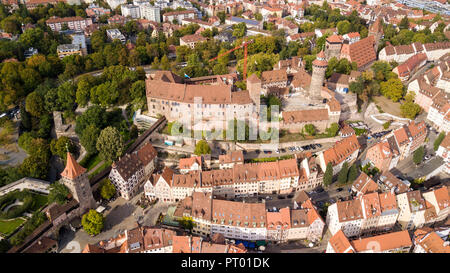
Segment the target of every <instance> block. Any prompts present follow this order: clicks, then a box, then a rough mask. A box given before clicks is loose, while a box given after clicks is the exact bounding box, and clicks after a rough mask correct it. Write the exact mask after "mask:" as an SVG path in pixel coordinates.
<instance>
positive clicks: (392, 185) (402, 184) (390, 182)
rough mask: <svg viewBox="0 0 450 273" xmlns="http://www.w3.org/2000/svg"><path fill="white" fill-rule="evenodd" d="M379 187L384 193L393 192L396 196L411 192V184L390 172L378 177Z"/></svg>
mask: <svg viewBox="0 0 450 273" xmlns="http://www.w3.org/2000/svg"><path fill="white" fill-rule="evenodd" d="M377 182H378V186H379V187H380V189H381V190H382V191H383V192H391V193H395V194H400V193H405V192H407V191H409V190H410V188H409V187H410V186H411V183H409V182H408V181H407V180H402V179H399V178H398V177H396V176H395V175H394V174H393V173H391V172H390V171H384V172H383V173H382V174H381V175H380V176H379V177H378V181H377Z"/></svg>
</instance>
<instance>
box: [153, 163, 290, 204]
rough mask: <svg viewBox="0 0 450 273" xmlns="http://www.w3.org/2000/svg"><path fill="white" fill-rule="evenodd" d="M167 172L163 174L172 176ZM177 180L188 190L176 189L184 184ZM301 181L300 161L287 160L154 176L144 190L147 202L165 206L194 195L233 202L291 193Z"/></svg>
mask: <svg viewBox="0 0 450 273" xmlns="http://www.w3.org/2000/svg"><path fill="white" fill-rule="evenodd" d="M195 164H197V163H195ZM196 166H198V164H197V165H196ZM166 169H168V168H166ZM166 169H165V170H164V171H163V174H164V173H165V172H169V171H168V170H166ZM171 173H173V171H172V172H171ZM175 179H178V180H179V181H186V183H185V185H186V186H184V188H183V189H180V188H177V185H181V184H176V183H175ZM298 179H299V169H298V165H297V161H296V160H295V159H288V160H281V161H277V162H262V163H250V164H235V165H234V166H233V167H232V168H224V169H219V170H207V171H201V169H198V170H190V171H189V172H186V173H184V174H179V175H173V174H172V175H167V176H165V177H163V178H161V177H159V176H158V175H154V176H153V177H152V179H150V180H149V181H147V182H146V186H144V190H145V192H146V196H147V197H148V198H150V199H152V200H154V199H156V198H158V199H159V200H161V201H163V202H174V201H176V199H178V200H180V198H178V197H179V196H182V195H183V194H185V193H188V192H192V191H198V192H204V193H211V194H213V195H215V196H222V197H225V198H233V197H240V196H253V195H256V194H263V193H264V194H271V193H289V192H292V191H295V189H296V188H297V186H298ZM188 181H189V182H188ZM159 183H161V185H159ZM176 192H179V194H176Z"/></svg>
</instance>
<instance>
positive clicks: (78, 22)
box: [45, 16, 92, 32]
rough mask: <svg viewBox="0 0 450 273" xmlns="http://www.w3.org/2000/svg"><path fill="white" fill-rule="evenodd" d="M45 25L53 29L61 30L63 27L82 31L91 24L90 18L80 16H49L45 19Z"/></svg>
mask: <svg viewBox="0 0 450 273" xmlns="http://www.w3.org/2000/svg"><path fill="white" fill-rule="evenodd" d="M45 23H46V24H47V26H49V27H50V28H51V29H52V30H53V31H57V32H59V31H61V30H63V28H64V27H67V28H68V29H71V30H75V31H84V29H85V28H86V27H87V26H89V25H92V18H82V17H79V16H75V17H64V18H58V17H51V18H50V19H48V20H47V21H45Z"/></svg>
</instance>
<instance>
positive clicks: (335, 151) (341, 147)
mask: <svg viewBox="0 0 450 273" xmlns="http://www.w3.org/2000/svg"><path fill="white" fill-rule="evenodd" d="M359 149H360V145H359V142H358V139H357V138H356V135H351V136H349V137H346V138H344V139H342V140H340V141H338V142H336V143H335V144H334V145H333V147H331V148H329V149H327V150H325V151H322V152H320V153H319V156H318V158H319V164H320V168H322V172H324V173H325V171H326V169H327V164H328V163H330V162H331V164H332V167H333V174H337V173H338V172H339V171H340V170H341V168H342V165H343V164H344V162H347V163H348V165H349V166H350V165H351V164H353V162H355V160H356V158H357V157H358V153H359Z"/></svg>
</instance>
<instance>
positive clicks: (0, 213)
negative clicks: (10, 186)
mask: <svg viewBox="0 0 450 273" xmlns="http://www.w3.org/2000/svg"><path fill="white" fill-rule="evenodd" d="M47 202H48V198H47V196H46V195H42V194H38V193H33V192H31V191H29V190H22V191H19V190H15V191H12V192H10V193H8V194H6V195H3V196H2V197H0V233H1V234H2V235H3V236H9V235H11V234H12V233H14V231H15V230H16V229H17V228H18V227H20V226H21V225H22V224H23V223H24V222H25V221H27V218H26V217H24V214H25V213H35V212H37V211H38V210H39V209H41V208H42V207H44V206H45V205H46V204H47Z"/></svg>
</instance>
